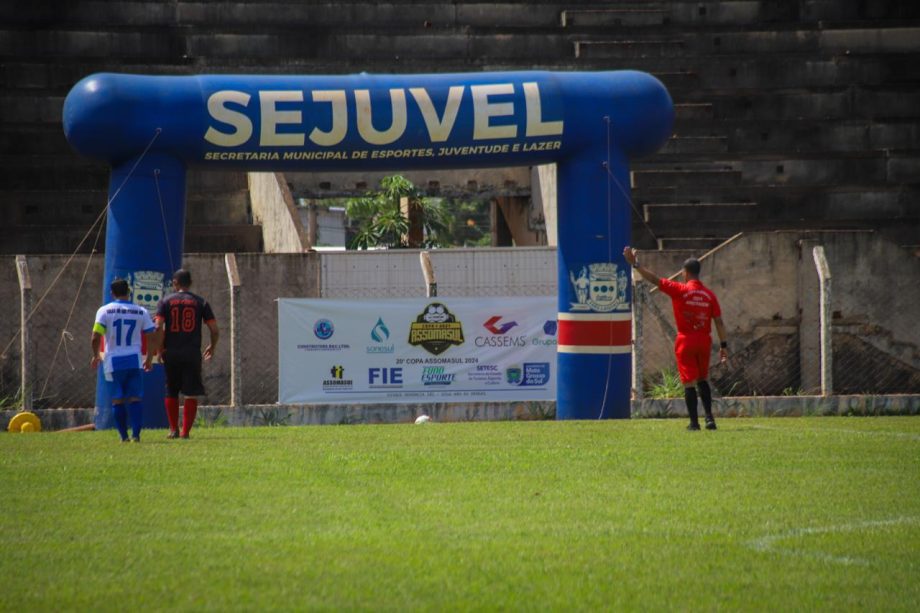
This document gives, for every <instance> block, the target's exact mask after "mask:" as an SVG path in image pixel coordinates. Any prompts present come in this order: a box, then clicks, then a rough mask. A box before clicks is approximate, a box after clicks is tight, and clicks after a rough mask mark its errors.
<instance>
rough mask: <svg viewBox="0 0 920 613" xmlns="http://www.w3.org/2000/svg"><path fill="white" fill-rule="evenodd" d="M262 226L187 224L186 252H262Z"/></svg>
mask: <svg viewBox="0 0 920 613" xmlns="http://www.w3.org/2000/svg"><path fill="white" fill-rule="evenodd" d="M261 251H262V227H261V226H255V225H251V224H221V225H203V226H198V225H187V226H186V228H185V247H184V252H185V253H231V252H232V253H260V252H261Z"/></svg>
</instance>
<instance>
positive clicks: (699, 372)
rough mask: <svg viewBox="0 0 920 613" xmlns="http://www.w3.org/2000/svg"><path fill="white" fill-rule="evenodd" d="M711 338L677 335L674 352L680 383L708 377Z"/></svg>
mask: <svg viewBox="0 0 920 613" xmlns="http://www.w3.org/2000/svg"><path fill="white" fill-rule="evenodd" d="M710 351H712V338H711V337H710V336H709V335H708V334H707V335H706V336H684V335H683V334H678V335H677V340H676V341H675V342H674V353H675V355H676V356H677V373H678V374H679V375H680V380H681V382H682V383H689V382H690V381H701V380H704V379H708V378H709V354H710Z"/></svg>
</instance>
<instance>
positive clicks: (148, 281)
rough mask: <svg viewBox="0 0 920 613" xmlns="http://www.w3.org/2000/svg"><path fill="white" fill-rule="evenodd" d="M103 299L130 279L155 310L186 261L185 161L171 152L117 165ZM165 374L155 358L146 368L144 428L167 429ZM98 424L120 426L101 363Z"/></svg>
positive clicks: (136, 297) (134, 291)
mask: <svg viewBox="0 0 920 613" xmlns="http://www.w3.org/2000/svg"><path fill="white" fill-rule="evenodd" d="M109 201H110V206H109V211H108V217H107V227H106V251H105V276H104V283H103V295H102V300H103V303H106V302H109V301H110V300H111V299H112V298H111V293H110V291H109V284H110V283H111V282H112V279H114V278H116V277H119V278H122V279H126V280H127V281H128V283H129V284H130V286H131V300H132V302H134V303H135V304H138V305H141V306H143V307H145V308H147V309H148V310H149V311H150V314H151V317H152V316H153V315H154V314H155V312H156V305H157V302H158V301H159V299H160V298H162V297H163V294H164V292H167V291H168V290H169V282H170V280H171V279H172V274H173V272H175V271H176V270H177V269H179V268H181V266H182V244H183V240H184V238H185V165H184V164H183V163H182V162H181V161H179V160H177V159H176V158H174V157H172V156H168V155H163V154H157V153H148V154H147V155H144V156H140V157H139V158H134V159H131V160H128V161H126V162H124V163H122V164H119V165H117V166H113V167H112V176H111V179H110V180H109ZM164 395H165V374H164V372H163V367H162V365H160V364H159V363H155V364H154V367H153V370H152V371H151V372H148V373H144V427H145V428H166V427H167V420H166V412H165V410H164V407H163V397H164ZM95 422H96V428H99V429H102V428H111V427H113V426H114V421H113V417H112V410H111V398H110V397H109V394H108V389H107V387H106V386H105V384H104V379H103V374H102V369H101V368H99V373H98V379H97V386H96V419H95Z"/></svg>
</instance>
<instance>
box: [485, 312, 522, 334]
mask: <svg viewBox="0 0 920 613" xmlns="http://www.w3.org/2000/svg"><path fill="white" fill-rule="evenodd" d="M501 320H502V316H501V315H493V316H492V317H490V318H489V319H487V320H486V321H485V323H484V324H482V327H483V328H485V329H486V330H488V331H489V332H491V333H492V334H508V331H509V330H511V328H513V327H515V326H517V325H518V323H517V322H516V321H508V322H505V323H503V324H499V323H498V322H500V321H501Z"/></svg>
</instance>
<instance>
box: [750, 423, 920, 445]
mask: <svg viewBox="0 0 920 613" xmlns="http://www.w3.org/2000/svg"><path fill="white" fill-rule="evenodd" d="M751 427H752V428H755V429H757V430H773V431H775V432H809V433H810V432H832V433H835V434H859V435H866V436H893V437H895V438H904V439H907V440H910V441H920V434H914V433H913V432H890V431H886V430H848V429H846V428H777V427H775V426H759V425H753V426H751Z"/></svg>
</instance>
